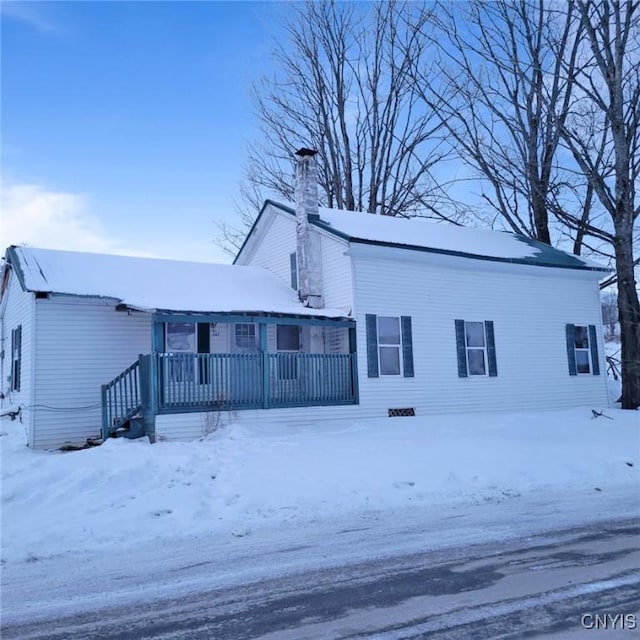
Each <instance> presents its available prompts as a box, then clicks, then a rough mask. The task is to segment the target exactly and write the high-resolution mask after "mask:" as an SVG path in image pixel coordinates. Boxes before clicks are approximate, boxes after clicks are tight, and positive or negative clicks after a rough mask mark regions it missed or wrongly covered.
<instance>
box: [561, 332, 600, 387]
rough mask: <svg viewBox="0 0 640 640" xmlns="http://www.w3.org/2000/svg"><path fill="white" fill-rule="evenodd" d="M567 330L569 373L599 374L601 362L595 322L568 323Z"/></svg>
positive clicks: (574, 374)
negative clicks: (588, 323) (585, 323)
mask: <svg viewBox="0 0 640 640" xmlns="http://www.w3.org/2000/svg"><path fill="white" fill-rule="evenodd" d="M565 331H566V338H567V362H568V364H569V375H571V376H577V375H583V374H593V375H594V376H599V375H600V362H599V359H598V339H597V335H596V326H595V325H594V324H590V325H580V324H567V325H566V327H565Z"/></svg>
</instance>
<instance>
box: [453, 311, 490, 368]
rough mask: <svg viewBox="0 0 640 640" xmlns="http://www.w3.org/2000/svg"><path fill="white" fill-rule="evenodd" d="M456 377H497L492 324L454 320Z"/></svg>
mask: <svg viewBox="0 0 640 640" xmlns="http://www.w3.org/2000/svg"><path fill="white" fill-rule="evenodd" d="M455 330H456V346H457V351H458V377H460V378H467V377H469V376H486V375H489V376H490V377H495V376H497V375H498V366H497V360H496V345H495V337H494V330H493V322H492V321H491V320H485V321H475V322H472V321H467V320H456V321H455Z"/></svg>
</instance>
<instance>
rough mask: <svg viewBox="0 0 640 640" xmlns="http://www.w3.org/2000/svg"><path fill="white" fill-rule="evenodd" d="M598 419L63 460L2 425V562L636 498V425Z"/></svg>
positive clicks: (508, 417)
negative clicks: (465, 511)
mask: <svg viewBox="0 0 640 640" xmlns="http://www.w3.org/2000/svg"><path fill="white" fill-rule="evenodd" d="M605 414H606V415H608V416H610V417H611V419H608V418H606V417H604V416H602V417H599V418H593V416H592V412H591V410H590V409H589V408H582V409H575V410H568V411H557V412H542V413H538V414H528V413H527V414H525V413H522V414H500V415H497V414H491V415H482V416H472V415H464V416H423V417H415V418H394V419H389V418H387V419H381V420H370V421H366V422H361V423H333V424H329V423H322V424H313V423H309V424H306V425H303V426H301V427H299V428H291V427H280V428H275V427H272V428H267V427H263V426H260V427H258V426H255V427H252V428H247V427H238V426H231V427H224V428H222V429H220V430H219V431H218V432H216V433H214V434H212V435H211V436H209V437H208V438H206V439H204V440H200V441H196V442H189V443H171V442H159V443H157V444H153V445H151V444H149V443H148V442H147V441H146V440H135V441H129V440H125V439H113V440H109V441H107V442H106V443H105V444H104V445H102V446H100V447H97V448H93V449H88V450H83V451H76V452H70V453H62V452H42V451H31V450H29V449H28V448H26V447H25V446H24V445H23V444H22V443H23V442H24V437H23V434H21V433H20V431H21V426H20V425H19V423H18V422H16V423H5V430H6V431H8V433H7V434H6V435H4V436H3V437H1V438H0V446H1V448H2V557H3V560H4V561H9V562H18V563H20V562H29V561H35V560H38V559H41V558H43V557H51V556H55V555H58V554H68V553H73V552H78V551H82V550H90V549H96V550H98V549H100V550H103V551H109V550H110V549H112V550H116V549H118V548H119V547H120V546H121V545H123V544H125V543H131V542H133V541H135V540H136V539H138V538H140V537H141V536H143V537H144V540H145V544H149V543H151V544H153V543H154V541H155V542H158V543H160V542H162V541H163V540H165V539H169V538H171V539H174V538H176V537H180V536H192V535H203V534H207V535H208V534H211V535H215V536H216V539H219V538H223V537H225V536H235V537H242V536H246V535H249V534H251V533H252V532H253V531H258V530H259V529H260V528H261V527H264V526H276V525H284V524H287V523H288V524H289V525H292V526H297V525H298V524H303V523H304V524H308V523H311V522H320V521H323V520H326V519H330V518H336V517H339V518H343V519H347V520H348V519H349V518H352V517H353V518H356V517H360V516H362V514H364V513H366V512H372V511H375V512H378V513H379V514H380V515H381V517H384V514H385V513H390V514H391V513H398V511H399V510H405V511H406V512H407V513H409V515H410V514H411V513H414V514H415V515H416V517H423V516H424V515H425V514H428V513H429V512H430V510H432V509H434V508H437V506H438V505H445V504H449V505H451V504H474V505H482V504H487V505H495V504H499V503H504V505H505V509H507V514H508V509H509V504H510V503H513V502H514V501H517V502H518V503H519V504H522V502H523V501H525V502H526V501H527V500H529V499H531V498H533V497H534V496H535V497H536V499H537V500H539V497H540V493H541V492H544V491H548V492H550V496H551V495H552V494H553V492H558V491H563V492H565V493H566V492H567V491H571V492H574V493H575V495H576V499H578V500H579V496H581V495H584V496H587V495H588V496H590V497H592V496H593V494H594V492H598V491H600V492H607V491H610V490H612V489H615V490H616V491H620V490H621V489H623V490H625V491H628V492H629V495H632V494H633V493H634V492H637V490H638V488H639V478H640V476H639V474H638V470H639V468H640V415H639V414H638V413H637V412H629V411H620V410H615V409H611V410H605ZM550 499H552V498H550ZM621 515H624V514H621ZM631 515H633V514H631ZM507 517H508V516H507Z"/></svg>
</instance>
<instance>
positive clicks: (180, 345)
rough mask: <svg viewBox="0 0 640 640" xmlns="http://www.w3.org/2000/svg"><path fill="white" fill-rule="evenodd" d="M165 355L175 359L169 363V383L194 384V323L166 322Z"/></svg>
mask: <svg viewBox="0 0 640 640" xmlns="http://www.w3.org/2000/svg"><path fill="white" fill-rule="evenodd" d="M166 326H167V328H166V348H167V353H171V354H173V355H174V356H175V357H173V358H171V360H170V361H169V379H170V380H171V382H194V379H195V358H196V356H195V355H193V354H195V353H196V324H195V323H194V322H167V325H166Z"/></svg>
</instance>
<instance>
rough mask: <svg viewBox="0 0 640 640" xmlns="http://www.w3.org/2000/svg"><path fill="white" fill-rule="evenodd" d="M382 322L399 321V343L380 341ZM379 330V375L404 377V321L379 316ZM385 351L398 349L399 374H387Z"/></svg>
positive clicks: (398, 318)
mask: <svg viewBox="0 0 640 640" xmlns="http://www.w3.org/2000/svg"><path fill="white" fill-rule="evenodd" d="M380 320H397V322H398V342H397V343H395V342H393V343H392V342H382V340H381V339H380V335H381V334H380ZM376 322H377V330H378V371H379V375H380V376H381V377H382V376H385V377H390V378H399V377H402V375H403V373H402V372H403V371H404V362H403V361H402V347H403V345H402V319H401V318H400V316H377V319H376ZM383 349H397V350H398V373H385V372H384V371H383V370H382V369H383V365H382V350H383Z"/></svg>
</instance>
